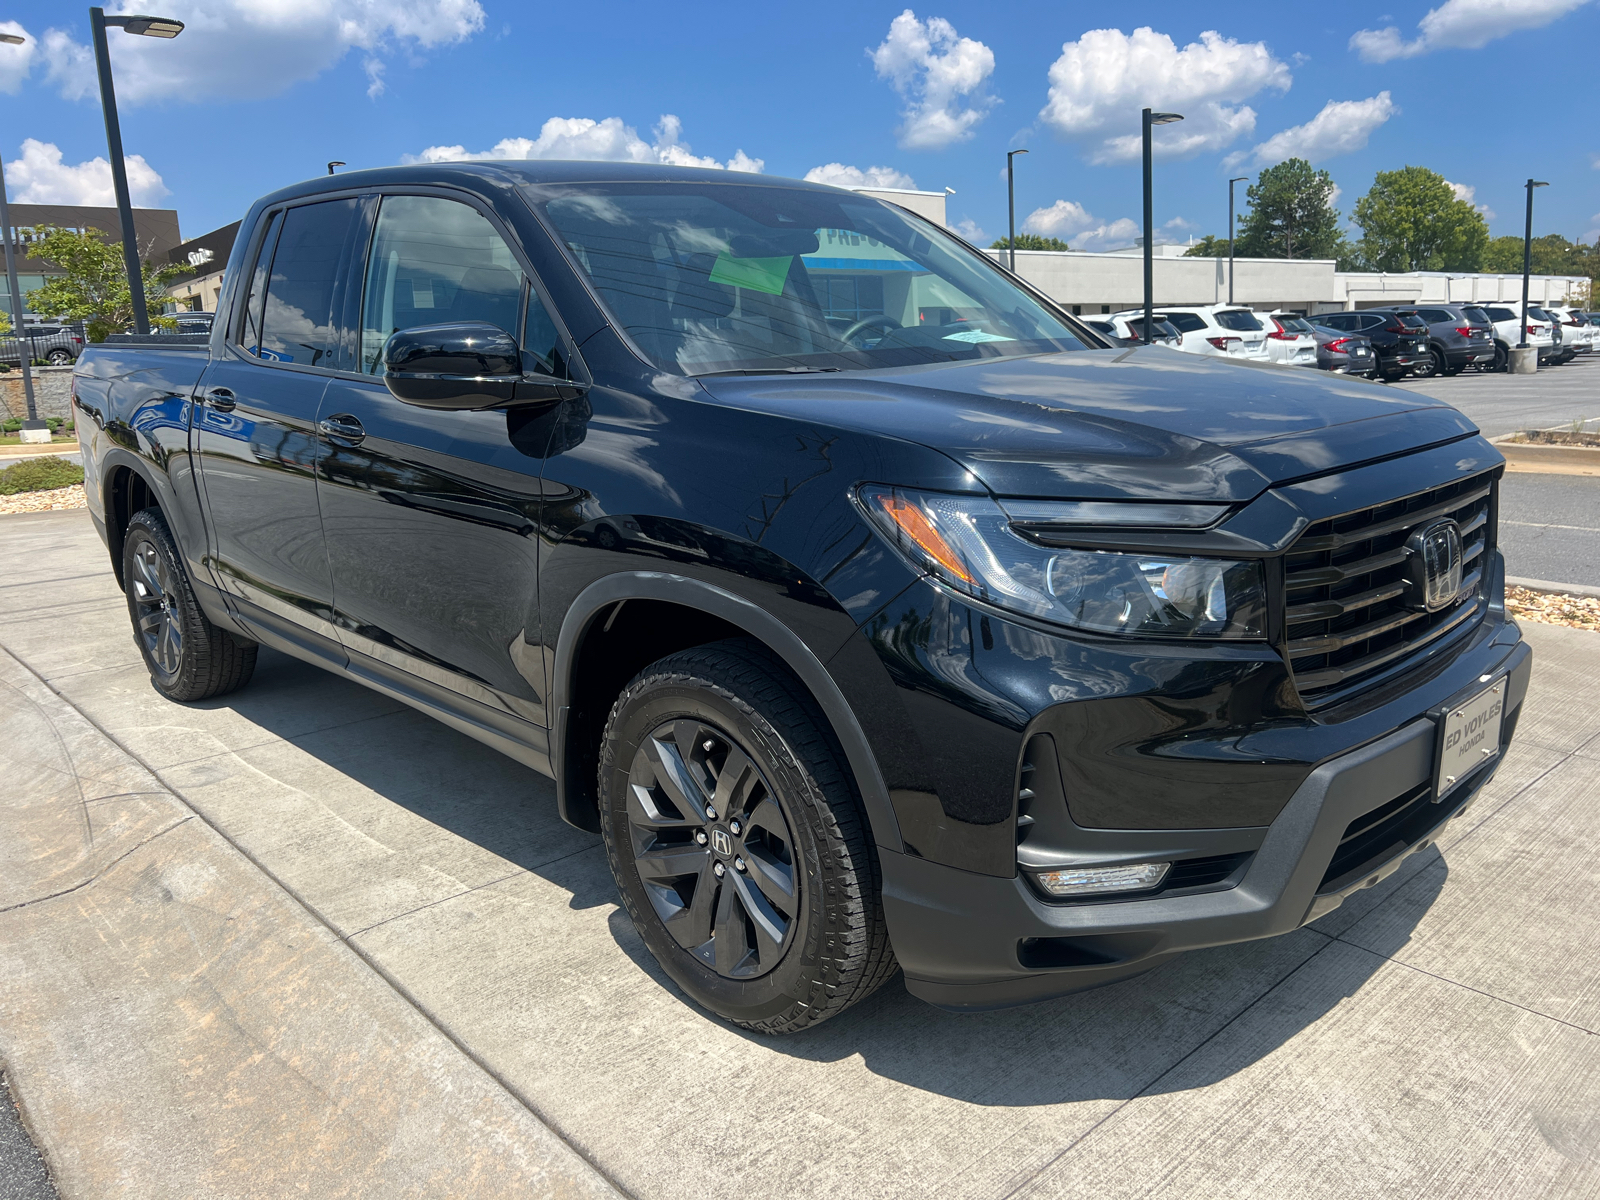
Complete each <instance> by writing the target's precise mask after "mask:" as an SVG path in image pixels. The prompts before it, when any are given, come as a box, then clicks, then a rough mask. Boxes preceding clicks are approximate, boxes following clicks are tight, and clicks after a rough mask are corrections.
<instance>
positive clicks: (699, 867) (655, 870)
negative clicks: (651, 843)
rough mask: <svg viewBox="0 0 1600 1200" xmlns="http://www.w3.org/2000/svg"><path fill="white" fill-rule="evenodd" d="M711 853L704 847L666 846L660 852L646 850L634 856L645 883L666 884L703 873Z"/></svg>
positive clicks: (640, 875)
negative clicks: (686, 876)
mask: <svg viewBox="0 0 1600 1200" xmlns="http://www.w3.org/2000/svg"><path fill="white" fill-rule="evenodd" d="M710 857H711V852H710V851H709V850H707V849H706V848H705V847H704V846H696V845H693V844H690V845H687V846H667V847H665V848H663V849H660V850H646V851H643V852H642V853H640V854H636V855H634V861H635V862H637V863H638V864H639V877H640V878H641V879H643V880H644V881H645V882H646V883H667V882H670V881H671V880H674V879H682V878H683V877H684V876H685V875H700V874H703V873H704V872H705V869H706V867H707V865H708V864H707V861H706V860H707V859H709V858H710Z"/></svg>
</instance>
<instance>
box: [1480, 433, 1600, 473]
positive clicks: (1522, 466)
mask: <svg viewBox="0 0 1600 1200" xmlns="http://www.w3.org/2000/svg"><path fill="white" fill-rule="evenodd" d="M1516 436H1517V435H1516V434H1515V433H1507V434H1502V435H1501V436H1500V437H1497V438H1490V439H1489V444H1490V445H1492V446H1493V447H1494V448H1495V449H1496V450H1498V451H1500V453H1501V454H1503V455H1505V457H1506V465H1507V466H1508V467H1510V468H1511V469H1513V470H1523V471H1538V472H1541V473H1543V474H1547V475H1600V448H1595V447H1589V446H1542V445H1538V444H1536V443H1535V444H1530V443H1527V442H1513V441H1512V440H1511V439H1512V438H1514V437H1516Z"/></svg>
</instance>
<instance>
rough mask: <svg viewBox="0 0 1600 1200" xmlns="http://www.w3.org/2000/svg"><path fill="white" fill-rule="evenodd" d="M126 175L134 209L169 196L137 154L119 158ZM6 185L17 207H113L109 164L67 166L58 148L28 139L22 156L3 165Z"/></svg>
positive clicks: (92, 162)
mask: <svg viewBox="0 0 1600 1200" xmlns="http://www.w3.org/2000/svg"><path fill="white" fill-rule="evenodd" d="M123 164H124V168H125V169H126V171H127V172H128V192H129V194H130V195H131V196H132V198H133V206H134V207H135V208H150V207H153V206H154V205H155V202H156V201H158V200H160V199H161V198H162V197H163V196H170V195H171V194H172V193H171V192H170V191H169V190H168V189H167V186H166V184H164V183H162V182H161V176H160V175H158V174H157V173H156V171H155V169H154V168H153V167H151V166H150V164H149V163H147V162H145V160H144V158H143V157H142V156H141V155H138V154H129V155H126V156H125V157H124V158H123ZM6 183H7V185H9V187H10V188H11V199H12V201H13V202H15V203H17V204H84V205H91V206H95V207H100V208H110V207H112V206H113V205H115V204H116V202H117V200H116V193H115V192H114V191H113V190H112V187H111V164H110V163H109V162H107V161H106V160H105V159H103V158H91V159H90V160H89V161H88V162H81V163H78V164H77V165H76V166H71V165H69V164H67V163H64V162H62V161H61V149H60V147H58V146H56V145H55V144H54V143H51V142H41V141H37V140H35V139H34V138H29V139H27V141H25V142H23V143H22V157H21V158H18V159H14V160H12V161H11V162H8V163H6Z"/></svg>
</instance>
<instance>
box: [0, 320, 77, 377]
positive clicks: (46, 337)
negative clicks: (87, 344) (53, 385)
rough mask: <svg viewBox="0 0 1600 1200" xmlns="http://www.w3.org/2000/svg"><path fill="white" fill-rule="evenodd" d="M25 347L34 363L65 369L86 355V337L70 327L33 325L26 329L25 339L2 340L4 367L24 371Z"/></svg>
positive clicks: (0, 359) (0, 356) (0, 355)
mask: <svg viewBox="0 0 1600 1200" xmlns="http://www.w3.org/2000/svg"><path fill="white" fill-rule="evenodd" d="M24 347H26V348H27V351H28V357H29V360H30V361H32V362H47V363H49V364H50V365H51V366H55V367H61V366H65V365H66V364H68V363H72V362H77V361H78V355H80V354H82V353H83V333H82V331H81V330H76V329H73V328H72V327H71V326H68V325H55V324H44V323H42V322H39V323H33V322H30V323H28V324H25V325H23V327H22V331H21V336H17V335H16V334H6V335H5V336H4V337H0V363H5V364H6V365H7V366H8V367H20V366H21V365H22V353H23V348H24Z"/></svg>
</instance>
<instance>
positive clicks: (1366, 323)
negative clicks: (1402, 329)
mask: <svg viewBox="0 0 1600 1200" xmlns="http://www.w3.org/2000/svg"><path fill="white" fill-rule="evenodd" d="M1388 323H1389V318H1388V317H1378V316H1365V317H1362V318H1361V325H1360V326H1359V328H1361V329H1381V328H1383V327H1384V326H1385V325H1387V324H1388Z"/></svg>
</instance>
